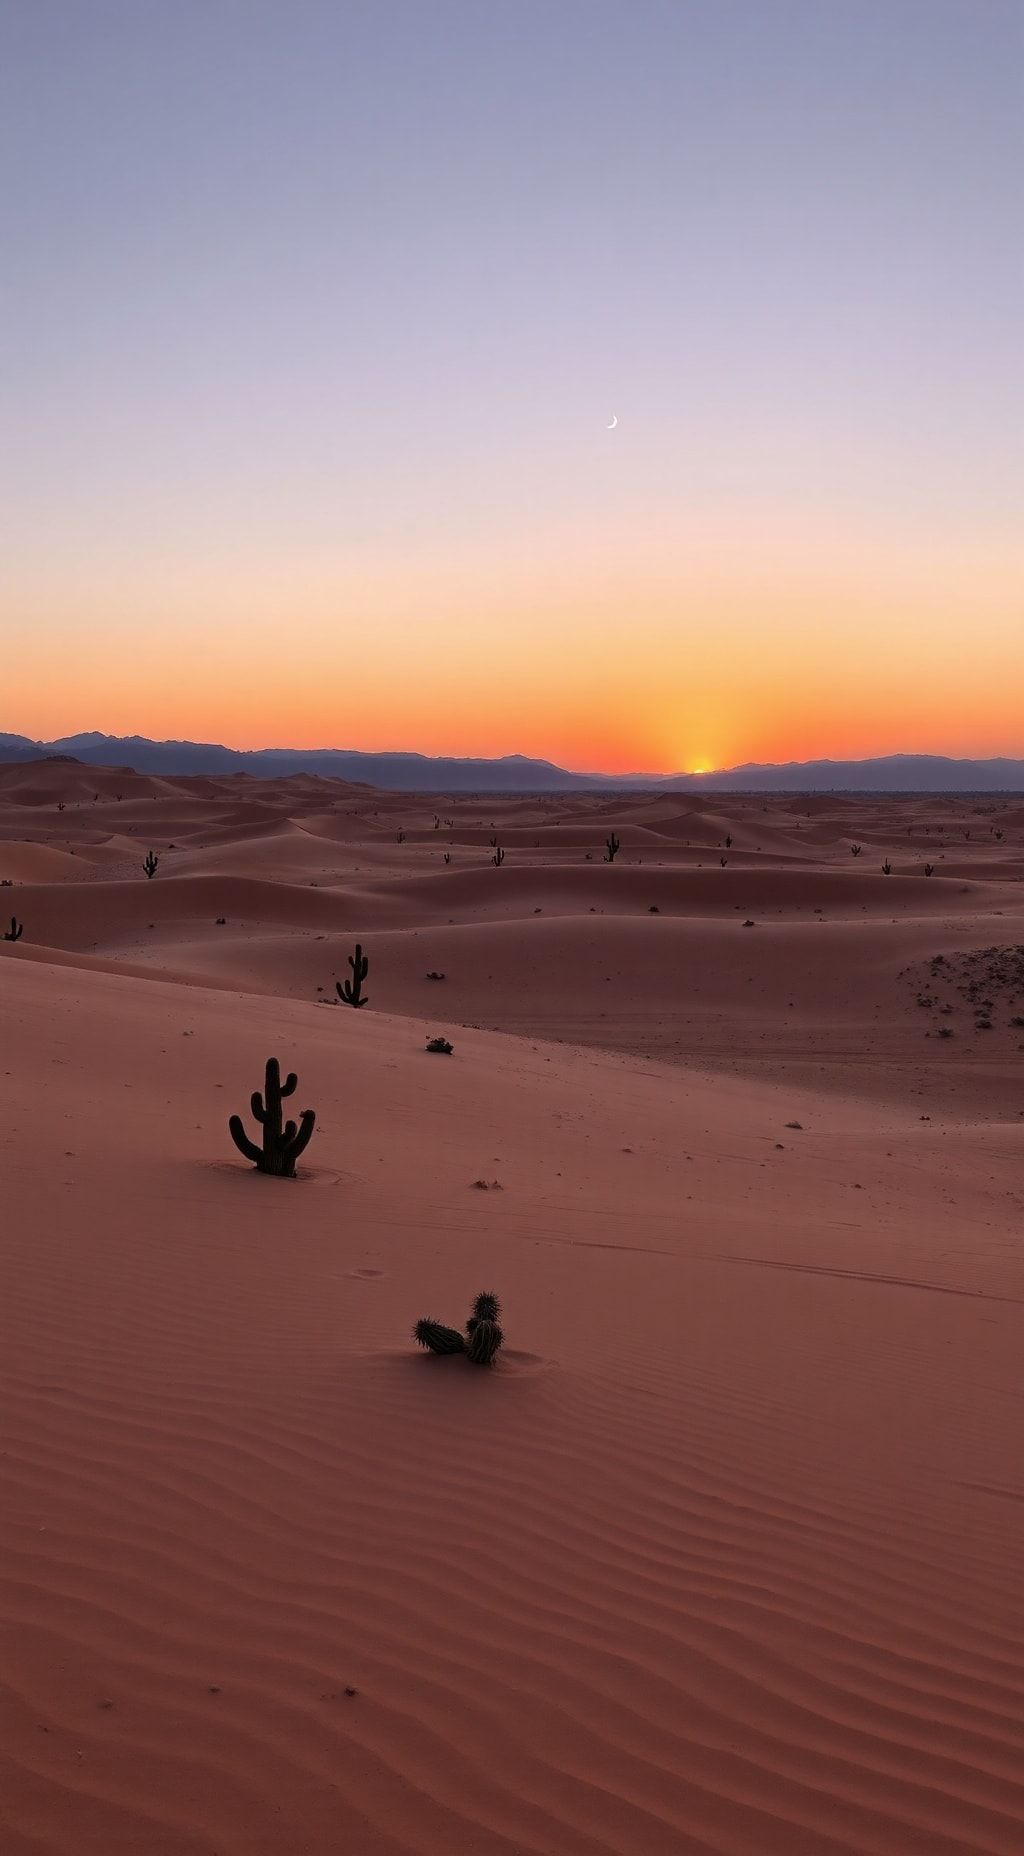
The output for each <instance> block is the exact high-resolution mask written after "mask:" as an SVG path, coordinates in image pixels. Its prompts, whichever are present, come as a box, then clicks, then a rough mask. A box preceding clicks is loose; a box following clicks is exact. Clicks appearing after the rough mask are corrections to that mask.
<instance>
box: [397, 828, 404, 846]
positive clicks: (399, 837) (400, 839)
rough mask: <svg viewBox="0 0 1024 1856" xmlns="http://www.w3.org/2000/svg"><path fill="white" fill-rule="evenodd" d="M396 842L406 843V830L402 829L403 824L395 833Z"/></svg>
mask: <svg viewBox="0 0 1024 1856" xmlns="http://www.w3.org/2000/svg"><path fill="white" fill-rule="evenodd" d="M395 843H396V844H404V843H405V832H404V831H403V830H402V828H401V826H399V829H398V830H397V831H396V833H395Z"/></svg>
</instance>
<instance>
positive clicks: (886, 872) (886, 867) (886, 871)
mask: <svg viewBox="0 0 1024 1856" xmlns="http://www.w3.org/2000/svg"><path fill="white" fill-rule="evenodd" d="M882 875H883V876H891V875H892V865H891V863H890V862H889V859H888V858H886V860H885V862H884V864H883V865H882Z"/></svg>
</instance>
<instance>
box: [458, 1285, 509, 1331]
mask: <svg viewBox="0 0 1024 1856" xmlns="http://www.w3.org/2000/svg"><path fill="white" fill-rule="evenodd" d="M500 1313H501V1309H500V1308H499V1307H498V1298H497V1296H496V1295H488V1294H487V1293H486V1292H484V1293H482V1294H480V1295H478V1296H477V1298H476V1301H475V1302H474V1303H473V1313H472V1314H471V1315H470V1317H469V1320H468V1321H467V1322H466V1333H467V1334H472V1332H473V1329H474V1328H475V1327H477V1326H478V1324H479V1323H480V1322H481V1321H497V1319H498V1316H499V1315H500Z"/></svg>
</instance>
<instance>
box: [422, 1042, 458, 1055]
mask: <svg viewBox="0 0 1024 1856" xmlns="http://www.w3.org/2000/svg"><path fill="white" fill-rule="evenodd" d="M427 1049H428V1050H429V1051H431V1052H432V1053H433V1054H434V1056H435V1057H450V1056H451V1054H452V1051H453V1050H454V1049H455V1046H454V1044H449V1042H448V1039H447V1038H428V1039H427Z"/></svg>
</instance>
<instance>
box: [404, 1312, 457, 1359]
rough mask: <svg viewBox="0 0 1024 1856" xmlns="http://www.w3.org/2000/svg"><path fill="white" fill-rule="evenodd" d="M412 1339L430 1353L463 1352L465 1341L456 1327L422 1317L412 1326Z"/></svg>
mask: <svg viewBox="0 0 1024 1856" xmlns="http://www.w3.org/2000/svg"><path fill="white" fill-rule="evenodd" d="M412 1332H413V1339H414V1340H418V1341H419V1344H420V1346H421V1347H426V1348H427V1349H428V1350H429V1351H430V1352H431V1353H465V1351H466V1343H465V1341H464V1340H463V1338H462V1335H461V1334H460V1333H459V1330H458V1328H446V1327H445V1326H444V1325H443V1323H442V1322H440V1321H430V1320H428V1319H426V1318H424V1319H423V1320H422V1321H417V1323H416V1326H415V1327H414V1328H413V1331H412Z"/></svg>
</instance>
